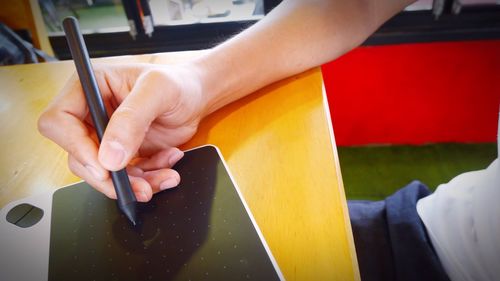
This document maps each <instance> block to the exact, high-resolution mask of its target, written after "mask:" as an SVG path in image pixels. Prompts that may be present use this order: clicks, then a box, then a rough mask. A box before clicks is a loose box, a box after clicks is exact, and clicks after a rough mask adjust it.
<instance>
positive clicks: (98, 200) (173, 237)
mask: <svg viewBox="0 0 500 281" xmlns="http://www.w3.org/2000/svg"><path fill="white" fill-rule="evenodd" d="M174 168H175V169H176V170H177V171H178V172H179V173H180V175H181V184H180V185H179V186H178V187H177V188H174V189H170V190H166V191H163V192H160V193H158V194H156V195H155V196H154V197H153V199H152V200H151V201H150V202H149V203H147V204H142V205H141V206H140V223H139V225H138V226H137V227H133V226H132V225H131V224H130V223H129V222H128V221H127V219H126V218H125V217H124V216H123V215H122V214H121V213H120V212H119V211H118V209H117V206H116V202H115V201H114V200H110V199H107V198H106V197H105V196H104V195H102V194H100V193H98V192H96V191H95V190H94V189H93V188H91V187H90V186H88V185H87V184H86V183H80V184H77V185H74V186H71V187H67V188H62V189H60V190H58V191H56V192H55V193H54V197H53V206H52V223H51V237H50V257H49V278H48V279H49V280H279V277H278V275H277V273H276V271H275V268H274V266H273V264H272V263H271V260H270V258H269V256H268V254H267V252H266V250H265V248H264V246H263V244H262V243H261V240H260V238H259V236H258V235H257V232H256V230H255V228H254V226H253V224H252V222H251V220H250V217H249V216H248V213H247V212H246V210H245V208H244V206H243V203H242V202H241V200H240V198H239V196H238V194H237V191H236V189H235V187H234V185H233V184H232V181H231V179H230V177H229V175H228V173H227V171H226V169H225V167H224V165H223V163H222V162H221V159H220V158H219V156H218V154H217V152H216V150H215V149H214V148H213V147H210V146H207V147H202V148H198V149H195V150H192V151H189V152H187V153H186V154H185V156H184V158H183V159H182V160H181V161H180V162H179V163H178V164H177V165H176V166H175V167H174Z"/></svg>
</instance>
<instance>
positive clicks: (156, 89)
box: [98, 75, 164, 171]
mask: <svg viewBox="0 0 500 281" xmlns="http://www.w3.org/2000/svg"><path fill="white" fill-rule="evenodd" d="M144 76H146V77H144ZM144 76H143V77H141V78H139V79H138V80H137V82H136V84H135V86H134V88H133V89H132V91H131V92H130V94H129V95H128V96H127V97H126V98H125V99H124V101H123V102H122V103H121V104H120V106H119V107H118V108H117V109H116V110H115V112H114V113H113V115H112V116H111V118H110V120H109V123H108V126H107V127H106V131H105V132H104V136H103V138H102V141H101V146H100V148H99V154H98V159H99V162H100V163H101V165H102V166H103V167H104V168H105V169H107V170H110V171H117V170H120V169H122V168H124V167H126V166H127V164H128V163H129V162H130V160H131V159H132V157H134V155H135V154H136V153H137V151H138V150H139V148H140V146H141V144H142V142H143V140H144V137H145V135H146V133H147V131H148V129H149V126H150V125H151V122H153V120H155V119H156V117H157V116H159V115H160V114H161V113H162V107H163V105H164V101H163V100H162V99H164V97H163V96H162V93H161V88H162V87H161V85H159V84H158V83H160V81H154V80H153V81H151V79H150V78H147V76H148V75H144ZM156 76H158V75H156ZM145 80H147V81H145Z"/></svg>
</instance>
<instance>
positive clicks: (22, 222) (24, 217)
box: [6, 203, 43, 228]
mask: <svg viewBox="0 0 500 281" xmlns="http://www.w3.org/2000/svg"><path fill="white" fill-rule="evenodd" d="M42 217H43V210H42V209H40V208H38V207H35V206H33V205H31V204H27V203H23V204H19V205H17V206H15V207H14V208H12V209H10V211H9V212H8V213H7V217H6V219H7V221H8V222H10V223H12V224H15V225H17V226H19V227H22V228H26V227H30V226H33V225H35V224H36V223H37V222H39V221H40V220H41V219H42Z"/></svg>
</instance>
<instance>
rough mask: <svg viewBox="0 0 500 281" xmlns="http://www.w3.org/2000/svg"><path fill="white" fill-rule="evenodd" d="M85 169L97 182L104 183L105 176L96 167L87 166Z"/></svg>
mask: <svg viewBox="0 0 500 281" xmlns="http://www.w3.org/2000/svg"><path fill="white" fill-rule="evenodd" d="M85 169H87V170H88V171H89V172H90V174H91V175H92V176H93V177H94V178H96V179H97V180H99V181H103V180H104V179H105V176H104V175H103V174H102V173H100V172H99V170H98V169H97V168H96V167H94V166H91V165H85Z"/></svg>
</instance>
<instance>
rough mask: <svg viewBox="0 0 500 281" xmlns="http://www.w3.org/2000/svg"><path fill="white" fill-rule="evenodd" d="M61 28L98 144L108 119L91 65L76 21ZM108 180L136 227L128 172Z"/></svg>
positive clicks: (114, 174)
mask: <svg viewBox="0 0 500 281" xmlns="http://www.w3.org/2000/svg"><path fill="white" fill-rule="evenodd" d="M63 28H64V33H65V34H66V40H67V41H68V45H69V49H70V51H71V56H72V57H73V60H74V62H75V66H76V70H77V72H78V77H80V82H81V84H82V88H83V92H84V93H85V99H86V100H87V105H88V107H89V111H90V115H91V117H92V122H93V123H94V127H95V130H96V132H97V136H98V138H99V141H102V137H103V135H104V131H105V130H106V126H107V125H108V121H109V117H108V114H107V112H106V107H105V106H104V102H103V100H102V97H101V92H100V91H99V87H98V85H97V82H96V79H95V75H94V72H93V70H92V65H91V64H90V58H89V54H88V52H87V47H86V46H85V42H84V41H83V36H82V34H81V32H80V28H79V26H78V21H77V20H76V19H75V18H74V17H67V18H65V19H64V20H63ZM111 179H112V181H113V185H114V187H115V191H116V196H117V202H118V207H119V208H120V210H121V211H122V212H123V213H124V214H125V216H127V218H128V219H129V220H130V221H131V222H132V223H133V224H134V225H135V224H136V221H137V207H136V204H137V200H136V198H135V195H134V192H133V191H132V186H131V185H130V181H129V179H128V175H127V171H126V170H125V169H122V170H119V171H111Z"/></svg>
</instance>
